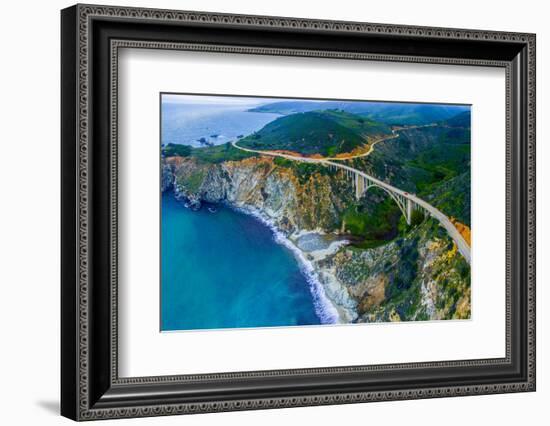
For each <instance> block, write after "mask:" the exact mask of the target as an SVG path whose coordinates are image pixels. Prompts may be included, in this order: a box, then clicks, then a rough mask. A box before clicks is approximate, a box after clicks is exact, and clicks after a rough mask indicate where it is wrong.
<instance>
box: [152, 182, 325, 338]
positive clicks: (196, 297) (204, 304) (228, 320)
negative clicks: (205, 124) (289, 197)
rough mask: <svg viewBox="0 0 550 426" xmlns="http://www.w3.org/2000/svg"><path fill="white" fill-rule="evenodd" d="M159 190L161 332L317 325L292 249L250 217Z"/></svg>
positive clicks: (219, 206) (309, 291)
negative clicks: (193, 206) (187, 202)
mask: <svg viewBox="0 0 550 426" xmlns="http://www.w3.org/2000/svg"><path fill="white" fill-rule="evenodd" d="M207 207H208V206H203V208H202V209H200V210H199V211H192V210H190V209H187V208H186V207H185V206H184V205H183V204H182V203H181V202H179V201H177V200H176V199H175V198H174V196H173V193H171V192H166V193H164V194H163V195H162V211H161V307H160V308H161V331H174V330H199V329H221V328H246V327H272V326H296V325H315V324H321V320H320V319H319V317H318V315H317V314H316V311H315V306H314V302H313V296H312V293H311V290H310V285H309V283H308V281H307V279H306V276H305V275H304V274H303V273H302V271H301V269H300V265H299V263H298V262H297V260H296V258H295V256H294V254H293V253H292V252H291V251H290V250H289V249H288V248H286V247H285V246H284V245H281V244H278V243H277V242H276V241H275V239H274V235H273V231H272V230H271V229H270V228H269V227H267V226H266V225H264V224H263V223H261V222H260V221H259V220H257V219H256V218H254V217H252V216H250V215H248V214H245V213H243V212H240V211H236V210H233V209H231V208H229V207H226V206H223V205H216V206H215V210H216V211H215V212H214V213H212V212H211V211H210V210H214V209H208V208H207Z"/></svg>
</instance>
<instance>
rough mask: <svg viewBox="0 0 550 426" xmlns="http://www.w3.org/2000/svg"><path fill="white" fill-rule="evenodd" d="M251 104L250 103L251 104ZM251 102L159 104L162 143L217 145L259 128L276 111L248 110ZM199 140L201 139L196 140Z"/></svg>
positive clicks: (269, 119) (272, 118) (271, 117)
mask: <svg viewBox="0 0 550 426" xmlns="http://www.w3.org/2000/svg"><path fill="white" fill-rule="evenodd" d="M252 106H253V105H252ZM250 107H251V106H243V105H201V104H187V105H186V104H182V103H163V104H162V122H161V126H162V143H163V144H164V145H168V144H169V143H173V144H183V145H190V146H194V147H201V146H205V144H204V142H207V143H211V144H213V145H220V144H223V143H227V142H230V141H234V140H237V139H238V136H240V135H242V136H247V135H249V134H251V133H253V132H255V131H257V130H260V129H261V128H262V127H263V126H265V125H266V124H267V123H269V122H270V121H273V120H275V119H276V118H278V117H280V115H279V114H271V113H264V112H249V111H248V109H249V108H250ZM201 139H202V140H203V143H201V142H199V140H201Z"/></svg>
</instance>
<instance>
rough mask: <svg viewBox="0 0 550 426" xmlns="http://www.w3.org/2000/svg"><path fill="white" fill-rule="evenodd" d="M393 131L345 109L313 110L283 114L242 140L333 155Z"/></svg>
mask: <svg viewBox="0 0 550 426" xmlns="http://www.w3.org/2000/svg"><path fill="white" fill-rule="evenodd" d="M390 131H391V130H390V128H389V127H388V126H386V125H385V124H382V123H378V122H375V121H373V120H369V119H366V118H364V117H360V116H357V115H354V114H350V113H347V112H344V111H341V110H325V111H310V112H305V113H297V114H292V115H287V116H284V117H280V118H278V119H276V120H274V121H272V122H271V123H269V124H267V125H266V126H264V127H263V128H262V129H261V130H259V131H258V132H256V133H254V134H252V135H250V136H247V137H246V138H244V139H242V140H240V141H239V145H240V146H243V147H248V148H252V149H262V150H275V149H276V150H288V151H294V152H298V153H300V154H305V155H311V154H321V155H323V156H332V155H336V154H339V153H343V152H350V151H352V150H353V149H354V148H357V147H359V146H361V145H364V144H365V143H367V137H369V136H376V135H381V134H387V133H390Z"/></svg>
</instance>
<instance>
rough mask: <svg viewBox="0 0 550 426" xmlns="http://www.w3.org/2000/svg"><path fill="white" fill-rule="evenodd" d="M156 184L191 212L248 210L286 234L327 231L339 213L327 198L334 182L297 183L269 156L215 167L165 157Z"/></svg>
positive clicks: (312, 180) (319, 179)
mask: <svg viewBox="0 0 550 426" xmlns="http://www.w3.org/2000/svg"><path fill="white" fill-rule="evenodd" d="M162 182H163V190H167V189H169V188H171V189H173V191H174V193H175V195H176V198H178V199H185V200H187V201H188V202H189V204H190V206H191V207H192V208H200V206H201V202H203V201H206V202H209V203H218V202H224V203H228V204H230V205H232V206H234V207H239V208H245V209H246V208H252V209H255V210H256V211H258V212H260V213H262V214H263V215H265V216H266V217H267V218H268V219H270V220H271V221H273V223H274V225H275V226H276V227H277V228H278V229H280V230H282V231H284V232H285V233H288V234H289V233H292V232H295V231H297V230H304V229H323V230H332V229H334V228H335V227H336V226H337V225H338V223H339V215H340V212H341V211H342V209H343V203H342V200H341V199H338V198H337V197H335V196H334V194H333V189H334V188H333V187H336V186H338V182H331V179H330V178H329V177H328V176H322V175H320V174H318V175H312V176H311V177H310V178H309V179H307V180H305V181H300V178H299V177H298V176H296V175H295V174H294V173H293V172H292V170H289V169H286V168H284V167H279V166H277V165H276V164H275V162H274V161H273V160H272V159H270V158H248V159H245V160H242V161H227V162H223V163H220V164H209V163H200V162H198V161H196V160H195V159H193V158H180V157H173V158H168V159H166V160H165V163H164V165H163V177H162ZM170 182H171V184H170ZM165 183H167V184H165Z"/></svg>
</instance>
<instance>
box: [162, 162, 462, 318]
mask: <svg viewBox="0 0 550 426" xmlns="http://www.w3.org/2000/svg"><path fill="white" fill-rule="evenodd" d="M161 185H162V190H163V191H168V190H173V192H174V195H175V197H176V198H178V199H180V200H184V201H185V202H186V203H187V204H188V205H189V206H190V207H191V208H195V209H198V208H200V206H201V203H202V202H210V203H218V202H222V203H226V204H228V205H230V206H233V207H237V208H242V209H245V210H249V211H254V212H255V213H257V214H259V215H261V216H262V217H263V218H264V219H265V220H268V221H269V222H270V223H272V224H273V225H274V226H275V227H276V228H277V229H278V230H280V231H281V232H282V233H284V234H285V235H286V236H287V237H288V238H289V241H291V242H293V243H296V242H297V241H299V237H300V235H301V234H303V233H304V232H311V231H315V232H318V233H320V234H322V235H324V236H330V237H331V238H340V239H344V238H348V237H349V238H348V240H347V242H346V243H343V242H342V241H340V242H342V244H332V245H330V247H331V249H327V250H317V251H315V250H314V251H311V252H308V251H304V252H303V255H304V258H305V259H307V261H309V262H310V263H311V265H312V266H313V268H314V269H315V271H316V274H317V276H318V280H319V282H320V283H321V285H322V287H323V291H324V293H325V294H326V296H327V298H328V299H329V301H330V302H331V303H332V304H333V306H334V307H335V308H336V310H337V312H338V315H339V318H340V321H341V322H345V323H347V322H377V321H401V320H435V319H451V318H469V317H470V276H469V274H470V269H469V266H468V264H467V263H466V262H465V261H464V259H463V258H462V257H461V255H460V254H459V253H458V252H457V250H456V247H455V246H454V244H453V242H452V241H451V240H450V238H449V237H448V236H447V235H446V233H445V231H444V230H443V229H442V228H441V227H439V225H438V224H437V223H436V222H434V221H433V220H431V219H425V220H423V221H422V222H421V223H420V224H418V225H417V226H416V227H413V228H410V229H406V230H401V231H400V232H399V235H398V236H397V237H395V235H392V238H391V239H390V240H389V242H387V243H382V244H381V245H378V246H375V247H362V246H361V245H356V244H354V243H353V242H354V241H353V235H351V234H350V233H349V232H348V225H347V224H346V217H347V216H346V212H347V211H349V206H350V205H351V204H354V203H355V201H354V197H353V193H352V188H351V186H350V185H349V183H348V182H347V181H346V179H345V177H344V176H343V175H342V174H338V173H332V174H331V173H329V172H327V171H326V170H324V169H323V168H317V169H316V170H314V171H307V173H304V172H303V171H302V170H299V169H296V168H295V167H287V166H286V165H285V164H280V163H278V162H277V161H276V160H274V159H272V158H265V157H252V158H246V159H243V160H241V161H225V162H220V163H206V162H201V161H199V160H197V159H196V158H193V157H177V156H175V157H168V158H164V159H163V165H162V179H161ZM378 198H380V195H379V194H377V193H376V191H373V192H372V193H370V191H369V194H368V195H367V197H366V198H365V199H364V200H362V201H361V203H362V205H361V206H359V207H361V208H362V210H363V214H366V215H368V214H369V213H372V209H374V208H376V207H377V206H379V205H380V200H378ZM395 229H397V225H396V226H395ZM395 232H397V230H395ZM298 246H299V244H298Z"/></svg>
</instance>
